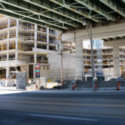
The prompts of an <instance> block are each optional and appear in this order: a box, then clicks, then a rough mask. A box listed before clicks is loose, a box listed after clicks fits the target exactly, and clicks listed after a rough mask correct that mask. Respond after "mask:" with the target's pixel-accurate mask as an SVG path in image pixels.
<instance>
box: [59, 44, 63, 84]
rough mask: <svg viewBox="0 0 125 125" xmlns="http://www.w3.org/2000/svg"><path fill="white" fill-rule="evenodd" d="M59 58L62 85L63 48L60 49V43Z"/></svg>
mask: <svg viewBox="0 0 125 125" xmlns="http://www.w3.org/2000/svg"><path fill="white" fill-rule="evenodd" d="M60 58H61V84H62V85H63V50H62V45H61V50H60Z"/></svg>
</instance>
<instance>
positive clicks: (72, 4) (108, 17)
mask: <svg viewBox="0 0 125 125" xmlns="http://www.w3.org/2000/svg"><path fill="white" fill-rule="evenodd" d="M0 13H1V14H4V15H7V16H10V17H14V18H18V19H21V20H24V21H27V22H30V23H36V24H39V25H42V26H45V27H50V28H53V29H57V30H59V31H61V32H62V33H61V35H60V37H59V39H60V40H62V41H69V42H76V56H77V57H79V58H83V57H82V55H83V48H82V41H83V40H87V39H89V35H88V31H87V28H86V27H87V26H88V25H89V24H92V26H93V29H92V30H93V39H112V38H120V37H122V38H124V36H125V0H0ZM122 43H123V42H122ZM117 50H118V49H117ZM117 63H118V61H117ZM82 75H83V60H81V61H77V63H76V76H78V77H79V78H82Z"/></svg>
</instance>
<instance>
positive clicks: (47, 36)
mask: <svg viewBox="0 0 125 125" xmlns="http://www.w3.org/2000/svg"><path fill="white" fill-rule="evenodd" d="M46 30H47V31H46V32H47V35H46V40H47V43H48V44H49V28H47V29H46ZM47 50H49V45H47Z"/></svg>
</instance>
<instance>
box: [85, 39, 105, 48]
mask: <svg viewBox="0 0 125 125" xmlns="http://www.w3.org/2000/svg"><path fill="white" fill-rule="evenodd" d="M93 41H94V43H93V48H94V49H97V48H98V47H101V48H103V40H99V39H97V40H93ZM83 48H86V49H90V48H91V44H90V41H89V40H87V41H84V42H83Z"/></svg>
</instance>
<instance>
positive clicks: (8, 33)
mask: <svg viewBox="0 0 125 125" xmlns="http://www.w3.org/2000/svg"><path fill="white" fill-rule="evenodd" d="M9 28H10V19H8V29H9ZM9 38H10V30H8V31H7V39H8V40H7V61H8V60H9Z"/></svg>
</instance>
